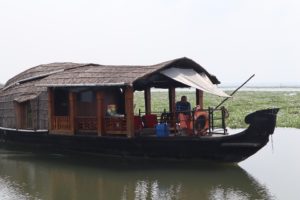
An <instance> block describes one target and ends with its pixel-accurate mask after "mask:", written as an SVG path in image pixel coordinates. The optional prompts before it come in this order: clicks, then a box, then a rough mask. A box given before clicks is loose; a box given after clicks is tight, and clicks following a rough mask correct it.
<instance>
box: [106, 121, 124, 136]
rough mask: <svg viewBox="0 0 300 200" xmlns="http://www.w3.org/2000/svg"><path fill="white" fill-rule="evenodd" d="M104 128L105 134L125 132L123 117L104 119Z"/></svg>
mask: <svg viewBox="0 0 300 200" xmlns="http://www.w3.org/2000/svg"><path fill="white" fill-rule="evenodd" d="M104 128H105V132H106V133H113V134H114V133H115V134H122V133H125V132H126V130H127V125H126V118H125V117H105V118H104Z"/></svg>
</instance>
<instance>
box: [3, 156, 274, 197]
mask: <svg viewBox="0 0 300 200" xmlns="http://www.w3.org/2000/svg"><path fill="white" fill-rule="evenodd" d="M0 153H1V154H0V156H1V159H0V167H1V171H0V185H1V184H6V185H11V186H13V187H12V188H11V190H12V191H11V192H12V194H14V193H16V191H18V193H17V194H16V195H19V196H20V195H26V194H27V195H30V197H31V198H42V199H86V197H87V196H88V197H89V198H91V199H199V198H200V199H232V198H234V199H245V198H246V199H272V198H273V196H272V195H271V194H270V193H269V191H268V188H266V186H264V185H262V184H261V183H259V182H258V181H257V180H256V179H255V178H254V177H253V176H251V175H250V174H249V173H247V172H246V171H245V170H243V169H242V168H241V167H239V166H237V165H220V164H218V165H217V164H213V163H210V162H202V163H198V164H189V165H187V164H186V163H184V162H173V163H170V162H166V163H162V162H159V163H157V162H154V163H153V162H147V163H146V162H145V163H140V162H128V160H124V161H121V162H120V160H114V159H105V158H99V159H98V160H95V159H92V158H82V157H78V156H65V155H57V154H48V155H42V154H30V153H22V152H10V151H3V150H2V151H1V152H0ZM92 160H93V161H92ZM91 161H92V162H91ZM12 183H13V184H12ZM16 188H17V190H16ZM14 189H15V190H14Z"/></svg>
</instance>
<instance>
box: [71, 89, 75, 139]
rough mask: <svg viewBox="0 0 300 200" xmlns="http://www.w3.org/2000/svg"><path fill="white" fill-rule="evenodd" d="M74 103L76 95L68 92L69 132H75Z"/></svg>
mask: <svg viewBox="0 0 300 200" xmlns="http://www.w3.org/2000/svg"><path fill="white" fill-rule="evenodd" d="M75 103H76V95H75V93H74V92H69V117H70V134H72V135H74V134H75Z"/></svg>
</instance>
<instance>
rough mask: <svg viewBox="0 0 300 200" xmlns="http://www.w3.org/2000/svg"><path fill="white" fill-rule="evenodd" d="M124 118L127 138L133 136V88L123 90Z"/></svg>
mask: <svg viewBox="0 0 300 200" xmlns="http://www.w3.org/2000/svg"><path fill="white" fill-rule="evenodd" d="M125 116H126V127H127V137H132V136H133V135H134V124H133V123H134V110H133V88H132V87H130V86H128V87H126V88H125Z"/></svg>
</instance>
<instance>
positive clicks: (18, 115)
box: [14, 101, 22, 129]
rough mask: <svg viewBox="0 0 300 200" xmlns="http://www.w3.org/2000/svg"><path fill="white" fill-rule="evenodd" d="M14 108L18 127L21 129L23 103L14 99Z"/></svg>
mask: <svg viewBox="0 0 300 200" xmlns="http://www.w3.org/2000/svg"><path fill="white" fill-rule="evenodd" d="M14 108H15V114H16V129H20V128H22V125H21V122H22V120H21V105H20V104H19V103H18V102H16V101H14Z"/></svg>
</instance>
